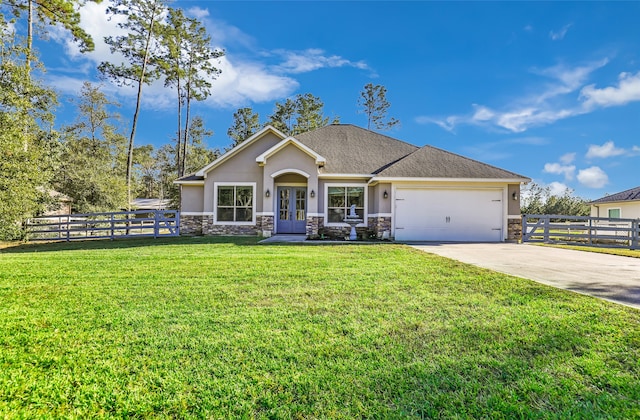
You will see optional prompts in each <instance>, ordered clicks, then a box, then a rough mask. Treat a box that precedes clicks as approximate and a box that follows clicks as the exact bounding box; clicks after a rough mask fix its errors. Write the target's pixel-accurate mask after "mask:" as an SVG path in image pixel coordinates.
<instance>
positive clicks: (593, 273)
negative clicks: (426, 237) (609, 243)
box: [410, 243, 640, 308]
mask: <svg viewBox="0 0 640 420" xmlns="http://www.w3.org/2000/svg"><path fill="white" fill-rule="evenodd" d="M410 245H411V246H413V247H414V248H417V249H419V250H422V251H425V252H429V253H432V254H437V255H441V256H443V257H447V258H452V259H454V260H458V261H462V262H465V263H468V264H473V265H477V266H479V267H484V268H488V269H491V270H494V271H499V272H501V273H506V274H511V275H513V276H518V277H523V278H526V279H531V280H535V281H537V282H539V283H543V284H547V285H549V286H553V287H558V288H560V289H565V290H571V291H574V292H577V293H583V294H586V295H591V296H595V297H599V298H601V299H606V300H610V301H613V302H617V303H621V304H623V305H628V306H633V307H635V308H640V258H630V257H619V256H615V255H607V254H596V253H593V252H585V251H573V250H569V249H560V248H551V247H543V246H536V245H530V244H511V243H496V244H487V243H483V244H480V243H464V244H463V243H424V244H410Z"/></svg>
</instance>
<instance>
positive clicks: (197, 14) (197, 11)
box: [186, 6, 209, 20]
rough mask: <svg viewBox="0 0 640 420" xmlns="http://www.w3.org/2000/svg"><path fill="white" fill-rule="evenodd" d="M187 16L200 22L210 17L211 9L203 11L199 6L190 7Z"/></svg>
mask: <svg viewBox="0 0 640 420" xmlns="http://www.w3.org/2000/svg"><path fill="white" fill-rule="evenodd" d="M186 14H187V15H188V16H191V17H194V18H196V19H198V20H202V19H204V18H208V17H209V9H203V8H201V7H198V6H194V7H190V8H188V9H187V11H186Z"/></svg>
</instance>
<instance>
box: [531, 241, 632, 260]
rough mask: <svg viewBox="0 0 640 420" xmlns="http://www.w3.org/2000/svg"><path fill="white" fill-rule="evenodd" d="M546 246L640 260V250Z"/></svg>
mask: <svg viewBox="0 0 640 420" xmlns="http://www.w3.org/2000/svg"><path fill="white" fill-rule="evenodd" d="M543 245H544V246H551V247H554V248H564V249H573V250H575V251H585V252H596V253H599V254H610V255H619V256H621V257H632V258H640V250H638V249H625V248H600V247H595V246H582V245H558V244H553V245H551V244H543Z"/></svg>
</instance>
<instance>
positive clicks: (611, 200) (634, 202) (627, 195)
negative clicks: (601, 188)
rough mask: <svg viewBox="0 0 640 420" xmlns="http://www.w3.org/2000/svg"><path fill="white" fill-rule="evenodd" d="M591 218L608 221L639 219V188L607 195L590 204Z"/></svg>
mask: <svg viewBox="0 0 640 420" xmlns="http://www.w3.org/2000/svg"><path fill="white" fill-rule="evenodd" d="M589 204H591V216H592V217H608V218H610V219H638V218H640V187H635V188H631V189H630V190H626V191H622V192H619V193H615V194H611V195H607V196H606V197H602V198H599V199H597V200H594V201H592V202H590V203H589Z"/></svg>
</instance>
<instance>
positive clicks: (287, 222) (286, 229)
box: [276, 187, 307, 233]
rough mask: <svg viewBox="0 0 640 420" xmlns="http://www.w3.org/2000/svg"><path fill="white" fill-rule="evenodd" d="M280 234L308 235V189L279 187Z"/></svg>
mask: <svg viewBox="0 0 640 420" xmlns="http://www.w3.org/2000/svg"><path fill="white" fill-rule="evenodd" d="M277 214H278V222H277V223H278V224H277V226H276V229H277V232H278V233H306V229H307V188H306V187H278V213H277Z"/></svg>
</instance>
